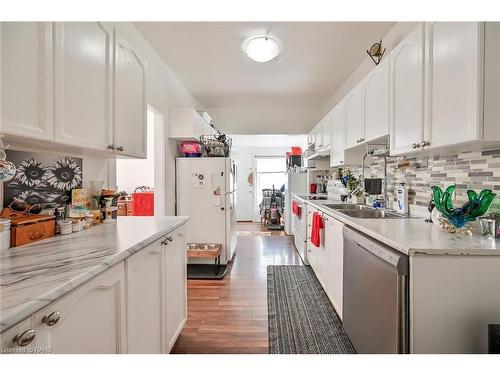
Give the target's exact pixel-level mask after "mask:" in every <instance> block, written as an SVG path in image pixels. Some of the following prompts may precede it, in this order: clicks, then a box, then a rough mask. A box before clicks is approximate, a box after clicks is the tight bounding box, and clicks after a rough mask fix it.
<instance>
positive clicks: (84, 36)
mask: <svg viewBox="0 0 500 375" xmlns="http://www.w3.org/2000/svg"><path fill="white" fill-rule="evenodd" d="M112 36H113V34H112V30H110V29H107V28H106V27H105V26H104V25H103V24H101V23H100V22H58V23H56V24H55V27H54V43H55V44H54V56H55V59H54V82H55V87H54V108H55V140H56V141H58V142H61V143H64V144H71V145H76V146H82V147H87V148H93V149H98V150H106V149H107V148H108V146H109V144H110V143H111V142H110V139H111V138H110V137H111V130H112V129H111V114H112V113H111V83H112V81H111V78H112V77H111V76H112V55H111V53H112V48H113V45H112Z"/></svg>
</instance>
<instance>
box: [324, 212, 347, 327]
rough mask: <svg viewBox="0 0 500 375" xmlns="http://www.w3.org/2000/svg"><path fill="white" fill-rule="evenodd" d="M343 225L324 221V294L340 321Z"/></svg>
mask: <svg viewBox="0 0 500 375" xmlns="http://www.w3.org/2000/svg"><path fill="white" fill-rule="evenodd" d="M343 227H344V225H343V224H342V223H341V222H340V221H338V220H335V219H334V218H332V217H326V221H325V252H326V258H327V260H326V264H327V266H326V268H327V274H326V293H327V294H328V297H329V298H330V301H331V302H332V305H333V307H334V308H335V311H337V314H338V315H339V317H340V319H342V298H343V294H342V288H343V276H344V275H343V268H344V237H343V234H342V229H343Z"/></svg>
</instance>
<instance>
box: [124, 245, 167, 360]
mask: <svg viewBox="0 0 500 375" xmlns="http://www.w3.org/2000/svg"><path fill="white" fill-rule="evenodd" d="M125 275H126V280H127V352H128V353H163V352H165V320H166V319H165V297H164V287H163V286H164V282H163V280H164V277H165V266H164V251H163V245H162V243H161V241H160V240H159V241H156V242H154V243H152V244H151V245H149V246H147V247H146V248H144V249H143V250H141V251H139V252H137V253H135V254H134V255H132V256H131V257H129V258H127V259H126V261H125Z"/></svg>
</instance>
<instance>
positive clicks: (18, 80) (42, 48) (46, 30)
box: [0, 22, 54, 140]
mask: <svg viewBox="0 0 500 375" xmlns="http://www.w3.org/2000/svg"><path fill="white" fill-rule="evenodd" d="M0 28H1V29H0V33H1V69H2V70H1V106H0V108H1V111H0V112H1V124H0V131H1V133H6V134H12V135H17V136H22V137H29V138H33V139H42V140H50V139H52V138H53V129H54V127H53V112H52V24H51V23H44V22H1V23H0Z"/></svg>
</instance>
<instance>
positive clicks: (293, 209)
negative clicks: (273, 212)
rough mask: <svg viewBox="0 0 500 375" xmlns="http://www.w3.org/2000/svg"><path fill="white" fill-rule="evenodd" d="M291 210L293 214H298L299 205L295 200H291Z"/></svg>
mask: <svg viewBox="0 0 500 375" xmlns="http://www.w3.org/2000/svg"><path fill="white" fill-rule="evenodd" d="M292 212H293V213H294V214H295V215H297V216H300V206H299V203H298V202H297V201H292Z"/></svg>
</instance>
